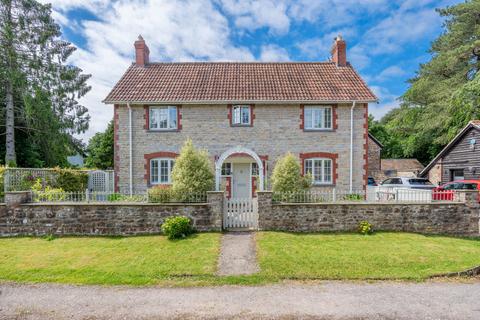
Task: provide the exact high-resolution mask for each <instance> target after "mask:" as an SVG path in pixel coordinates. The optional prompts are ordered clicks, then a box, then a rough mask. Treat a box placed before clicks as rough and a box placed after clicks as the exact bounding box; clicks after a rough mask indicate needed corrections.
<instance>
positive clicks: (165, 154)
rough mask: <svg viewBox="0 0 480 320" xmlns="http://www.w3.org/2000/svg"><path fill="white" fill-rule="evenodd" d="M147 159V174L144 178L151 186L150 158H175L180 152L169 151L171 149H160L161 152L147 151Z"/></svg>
mask: <svg viewBox="0 0 480 320" xmlns="http://www.w3.org/2000/svg"><path fill="white" fill-rule="evenodd" d="M143 157H144V159H145V164H144V168H145V175H144V177H143V179H144V180H145V182H146V183H147V185H148V186H150V185H151V184H150V160H152V159H155V158H172V159H175V158H176V157H178V153H175V152H169V151H160V152H154V153H147V154H145V155H144V156H143Z"/></svg>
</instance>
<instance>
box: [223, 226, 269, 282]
mask: <svg viewBox="0 0 480 320" xmlns="http://www.w3.org/2000/svg"><path fill="white" fill-rule="evenodd" d="M259 270H260V269H259V267H258V264H257V253H256V243H255V233H254V232H228V233H225V234H224V235H223V236H222V246H221V249H220V258H219V262H218V275H221V276H230V275H240V274H252V273H256V272H258V271H259Z"/></svg>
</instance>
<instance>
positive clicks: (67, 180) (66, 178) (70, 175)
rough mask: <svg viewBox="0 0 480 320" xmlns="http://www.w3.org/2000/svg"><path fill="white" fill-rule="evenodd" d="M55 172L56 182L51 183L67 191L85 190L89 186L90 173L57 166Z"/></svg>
mask: <svg viewBox="0 0 480 320" xmlns="http://www.w3.org/2000/svg"><path fill="white" fill-rule="evenodd" d="M55 174H56V178H55V182H53V183H51V184H52V185H51V186H52V187H54V188H61V189H63V190H65V191H67V192H79V191H85V190H86V189H87V188H88V173H87V172H85V171H79V170H74V169H60V168H55ZM49 184H50V183H49Z"/></svg>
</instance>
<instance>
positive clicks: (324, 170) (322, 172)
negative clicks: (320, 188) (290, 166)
mask: <svg viewBox="0 0 480 320" xmlns="http://www.w3.org/2000/svg"><path fill="white" fill-rule="evenodd" d="M304 173H305V174H310V175H311V176H312V183H313V184H332V183H333V181H332V176H333V172H332V159H325V158H314V159H305V172H304Z"/></svg>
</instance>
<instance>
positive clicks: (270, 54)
mask: <svg viewBox="0 0 480 320" xmlns="http://www.w3.org/2000/svg"><path fill="white" fill-rule="evenodd" d="M289 60H290V57H289V55H288V52H287V50H285V49H284V48H282V47H279V46H277V45H266V46H262V49H261V52H260V61H265V62H272V61H289Z"/></svg>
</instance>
